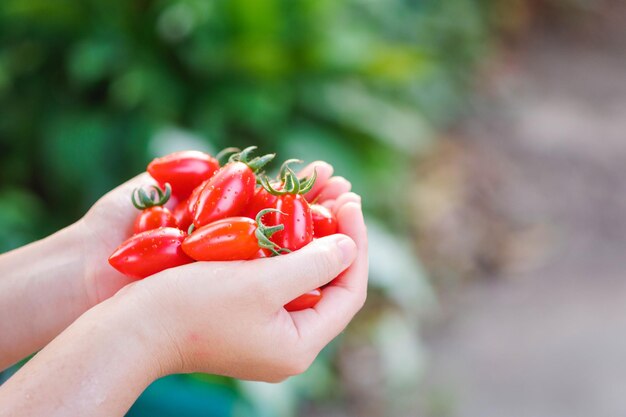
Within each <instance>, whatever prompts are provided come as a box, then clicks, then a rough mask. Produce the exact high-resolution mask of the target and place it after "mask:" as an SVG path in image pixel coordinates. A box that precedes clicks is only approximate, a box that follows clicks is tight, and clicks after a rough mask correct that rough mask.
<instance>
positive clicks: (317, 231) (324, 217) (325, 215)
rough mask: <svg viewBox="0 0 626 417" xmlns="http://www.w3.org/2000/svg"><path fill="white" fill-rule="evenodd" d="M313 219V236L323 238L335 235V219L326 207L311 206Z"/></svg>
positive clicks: (319, 205) (336, 227)
mask: <svg viewBox="0 0 626 417" xmlns="http://www.w3.org/2000/svg"><path fill="white" fill-rule="evenodd" d="M311 216H312V218H313V236H315V237H324V236H330V235H334V234H335V233H337V229H338V225H337V219H336V218H335V216H333V214H332V213H331V212H330V210H328V209H327V208H326V207H324V206H322V205H321V204H311Z"/></svg>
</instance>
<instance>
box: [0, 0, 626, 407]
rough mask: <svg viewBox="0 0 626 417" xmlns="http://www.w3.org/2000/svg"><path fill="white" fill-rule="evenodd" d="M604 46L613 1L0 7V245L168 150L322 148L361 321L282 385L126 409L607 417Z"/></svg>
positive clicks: (187, 392) (609, 254)
mask: <svg viewBox="0 0 626 417" xmlns="http://www.w3.org/2000/svg"><path fill="white" fill-rule="evenodd" d="M625 39H626V5H625V4H624V3H623V2H620V1H619V0H596V1H592V0H532V1H530V0H508V1H496V0H473V1H472V0H447V1H445V2H440V1H427V0H424V1H418V0H387V1H385V2H381V1H375V0H344V1H342V2H338V1H331V0H255V1H246V0H229V1H226V0H214V1H206V0H137V1H132V2H129V1H121V0H108V1H104V0H85V1H82V2H75V1H70V0H56V1H48V0H3V1H2V2H1V3H0V252H4V251H8V250H11V249H13V248H16V247H18V246H21V245H23V244H26V243H28V242H30V241H33V240H35V239H38V238H41V237H43V236H46V235H48V234H50V233H52V232H54V231H55V230H58V229H59V228H61V227H63V226H65V225H68V224H70V223H72V222H74V221H75V220H77V219H78V218H80V217H81V216H82V214H84V213H85V212H86V210H87V209H88V208H89V207H90V205H91V204H93V202H94V201H95V200H97V199H98V198H99V196H101V195H102V194H104V193H105V192H106V191H107V190H109V189H111V188H113V187H115V186H116V185H118V184H119V183H121V182H123V181H125V180H126V179H128V178H129V177H131V176H133V175H135V174H136V173H138V172H140V171H142V170H144V169H145V166H146V165H147V163H148V162H149V161H150V160H151V159H152V158H154V157H155V156H159V155H163V154H166V153H168V152H171V151H174V150H179V149H201V150H206V151H211V152H213V151H215V150H218V149H221V148H223V147H225V146H233V145H235V146H246V145H252V144H255V145H258V146H259V147H260V148H261V151H263V152H278V157H279V159H287V158H292V157H297V158H301V159H304V160H305V161H312V160H315V159H324V160H327V161H329V162H330V163H332V164H333V165H334V166H335V167H336V172H337V174H339V175H343V176H346V177H347V178H349V179H350V180H351V181H352V183H353V184H354V189H355V191H356V192H358V193H361V194H362V195H363V196H364V208H365V209H366V211H367V215H368V225H369V232H370V237H371V240H372V243H371V266H372V268H371V269H372V271H371V281H370V282H371V285H370V290H369V294H370V295H369V298H368V303H367V305H366V307H365V309H364V310H363V311H362V313H360V314H359V316H358V317H357V319H356V320H355V321H354V323H353V324H352V325H351V326H350V327H349V328H348V329H347V331H346V332H345V333H344V334H343V335H342V336H341V337H340V338H339V339H338V340H336V341H335V342H334V343H333V344H331V346H329V347H328V348H327V349H326V350H325V351H324V352H322V354H321V355H320V358H318V360H317V361H316V362H315V364H314V365H313V366H312V368H311V369H310V370H309V371H308V372H307V373H305V374H304V375H301V376H298V377H296V378H292V379H290V380H289V381H287V382H285V383H282V384H277V385H269V384H261V383H249V382H241V381H235V380H231V379H227V378H221V377H215V376H207V375H181V376H172V377H169V378H164V379H162V380H159V381H157V382H156V383H154V384H153V385H152V386H151V387H150V388H149V389H148V390H147V391H146V392H145V393H144V395H143V396H142V397H141V398H140V399H139V401H138V402H137V403H136V405H135V406H134V407H133V408H132V409H131V411H130V412H129V416H170V415H183V416H210V417H211V416H216V417H221V416H244V415H245V416H260V417H262V416H280V417H282V416H284V417H289V416H295V415H300V416H307V417H317V416H331V417H332V416H337V417H342V416H365V417H368V416H372V417H377V416H386V417H395V416H399V417H400V416H426V417H489V416H494V417H500V416H503V415H506V416H507V417H517V416H519V417H531V416H532V417H543V416H545V417H558V416H568V417H577V416H581V417H582V416H584V417H588V416H590V415H592V416H594V417H604V416H606V417H609V416H610V417H613V416H616V415H625V414H626V360H624V358H625V357H626V338H625V337H624V336H623V335H624V334H625V331H626V280H624V279H623V278H624V267H623V263H624V259H626V218H625V214H624V213H626V182H625V181H623V178H624V177H625V175H626V163H624V161H625V160H626V137H625V134H624V132H625V131H626V43H625V42H624V40H625ZM13 371H14V370H10V371H8V372H5V373H3V374H0V382H1V381H2V380H4V379H6V378H8V377H9V376H10V374H11V372H13Z"/></svg>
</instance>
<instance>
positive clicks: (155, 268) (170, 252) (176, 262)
mask: <svg viewBox="0 0 626 417" xmlns="http://www.w3.org/2000/svg"><path fill="white" fill-rule="evenodd" d="M186 236H187V234H186V233H184V232H183V231H181V230H179V229H176V228H173V227H162V228H159V229H154V230H148V231H147V232H143V233H140V234H138V235H134V236H133V237H131V238H130V239H128V240H126V241H125V242H124V243H122V244H121V245H120V246H119V247H118V248H117V249H116V250H115V252H113V254H112V255H111V256H110V257H109V263H110V264H111V266H112V267H113V268H115V269H117V270H118V271H120V272H121V273H122V274H124V275H126V276H129V277H131V278H136V279H142V278H145V277H147V276H150V275H153V274H156V273H157V272H161V271H163V270H165V269H169V268H174V267H177V266H180V265H185V264H188V263H190V262H193V259H191V258H190V257H188V256H187V255H185V253H184V252H183V250H182V248H181V245H182V243H183V240H184V239H185V237H186Z"/></svg>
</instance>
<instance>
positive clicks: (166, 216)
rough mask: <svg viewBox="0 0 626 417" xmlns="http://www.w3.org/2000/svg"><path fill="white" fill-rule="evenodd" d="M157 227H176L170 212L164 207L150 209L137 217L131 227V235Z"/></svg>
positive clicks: (174, 219)
mask: <svg viewBox="0 0 626 417" xmlns="http://www.w3.org/2000/svg"><path fill="white" fill-rule="evenodd" d="M159 227H178V222H177V221H176V218H175V217H174V215H173V214H172V212H171V211H169V210H168V209H166V208H165V207H161V206H156V207H150V208H148V209H145V210H143V211H142V212H141V213H139V216H137V219H136V220H135V224H134V226H133V233H135V234H137V233H141V232H145V231H146V230H152V229H158V228H159Z"/></svg>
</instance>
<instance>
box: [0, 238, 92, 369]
mask: <svg viewBox="0 0 626 417" xmlns="http://www.w3.org/2000/svg"><path fill="white" fill-rule="evenodd" d="M82 250H83V249H82V242H81V238H80V231H79V230H78V228H77V227H76V226H70V227H68V228H65V229H63V230H61V231H59V232H57V233H55V234H54V235H52V236H49V237H47V238H45V239H43V240H40V241H37V242H34V243H32V244H30V245H28V246H25V247H23V248H20V249H17V250H14V251H12V252H8V253H5V254H2V255H0V335H1V336H0V370H2V369H4V368H6V367H7V366H9V365H11V364H13V363H15V362H17V361H18V360H20V359H22V358H24V357H25V356H28V355H29V354H31V353H33V352H35V351H36V350H38V349H41V348H42V347H43V346H45V344H46V343H48V342H49V341H50V340H52V339H53V338H54V337H55V336H56V335H57V334H59V333H60V332H61V331H62V330H63V329H64V328H65V327H67V326H68V325H69V324H70V323H72V322H73V321H74V320H75V319H76V318H77V317H79V316H80V315H81V314H82V313H83V312H84V311H85V310H87V309H88V308H89V302H88V297H87V294H86V291H85V287H84V280H83V275H84V265H83V262H82V259H83V256H82Z"/></svg>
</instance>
